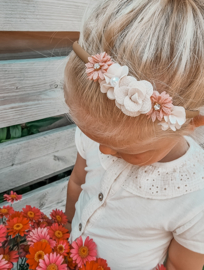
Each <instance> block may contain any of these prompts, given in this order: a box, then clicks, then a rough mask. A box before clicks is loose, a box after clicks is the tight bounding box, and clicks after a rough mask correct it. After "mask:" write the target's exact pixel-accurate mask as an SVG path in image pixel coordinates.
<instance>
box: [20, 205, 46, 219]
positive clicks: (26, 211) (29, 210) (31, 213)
mask: <svg viewBox="0 0 204 270" xmlns="http://www.w3.org/2000/svg"><path fill="white" fill-rule="evenodd" d="M22 210H23V216H24V217H26V218H28V219H29V220H30V221H34V220H35V221H38V220H39V219H40V218H41V211H40V209H38V208H36V207H31V206H30V205H26V207H25V208H23V209H22Z"/></svg>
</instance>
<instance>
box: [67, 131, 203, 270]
mask: <svg viewBox="0 0 204 270" xmlns="http://www.w3.org/2000/svg"><path fill="white" fill-rule="evenodd" d="M185 138H186V140H187V141H188V143H189V146H190V147H189V149H188V151H187V153H186V154H185V155H184V156H182V157H181V158H179V159H177V160H174V161H171V162H167V163H159V162H157V163H154V164H152V165H148V166H143V167H139V166H137V165H132V164H129V163H127V162H126V161H124V160H123V159H121V158H117V157H113V156H111V155H104V154H102V153H101V152H100V150H99V144H98V143H96V142H95V141H93V140H91V139H90V138H88V137H87V136H86V135H85V134H84V133H83V132H82V131H81V130H80V129H79V128H78V127H77V128H76V133H75V143H76V147H77V150H78V152H79V154H80V155H81V156H82V157H83V158H84V159H86V164H87V166H86V168H85V170H86V171H87V175H86V182H85V184H83V185H82V192H81V194H80V196H79V199H78V201H77V203H76V205H75V207H76V212H75V215H74V218H73V221H72V232H71V235H70V241H71V242H72V241H74V240H75V239H76V238H78V237H79V236H82V238H83V240H84V239H85V238H86V237H87V236H89V237H90V238H92V239H93V240H94V241H95V243H96V244H97V251H98V257H101V258H104V259H106V260H107V262H108V265H109V267H110V268H111V270H124V269H128V270H152V269H155V267H156V266H157V265H158V263H163V261H164V259H165V257H166V253H167V249H168V246H169V244H170V241H171V240H172V238H173V237H174V238H175V240H176V241H177V242H178V243H179V244H181V245H182V246H184V247H186V248H188V249H190V250H192V251H194V252H198V253H201V254H204V225H203V224H204V150H203V149H202V148H201V147H200V146H199V145H198V144H197V143H196V142H195V141H194V140H193V139H192V138H190V137H185Z"/></svg>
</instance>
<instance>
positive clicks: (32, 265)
mask: <svg viewBox="0 0 204 270" xmlns="http://www.w3.org/2000/svg"><path fill="white" fill-rule="evenodd" d="M51 252H52V249H51V247H50V245H49V244H48V243H43V242H36V243H34V245H33V246H31V247H30V248H29V253H30V254H27V255H26V258H27V259H28V260H27V263H28V264H29V269H36V267H38V265H39V261H40V259H43V258H44V256H45V255H46V254H49V253H51Z"/></svg>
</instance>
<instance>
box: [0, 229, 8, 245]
mask: <svg viewBox="0 0 204 270" xmlns="http://www.w3.org/2000/svg"><path fill="white" fill-rule="evenodd" d="M6 234H7V229H6V227H5V226H4V225H0V247H1V246H2V243H3V242H4V241H5V240H6Z"/></svg>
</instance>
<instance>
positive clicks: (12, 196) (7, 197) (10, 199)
mask: <svg viewBox="0 0 204 270" xmlns="http://www.w3.org/2000/svg"><path fill="white" fill-rule="evenodd" d="M21 199H22V195H18V194H17V193H16V192H14V191H11V193H10V195H7V194H4V200H5V201H7V202H11V203H13V202H14V201H19V200H21Z"/></svg>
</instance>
